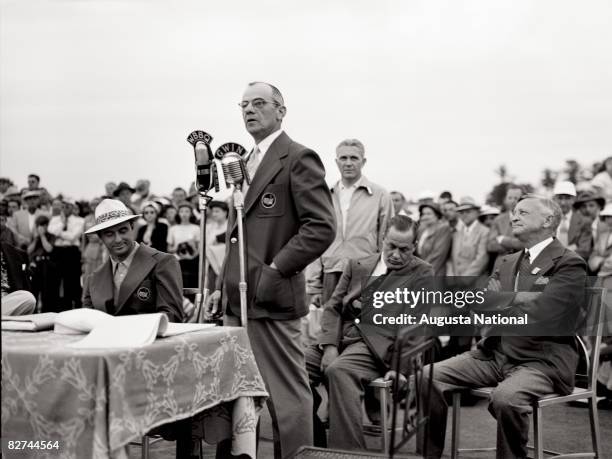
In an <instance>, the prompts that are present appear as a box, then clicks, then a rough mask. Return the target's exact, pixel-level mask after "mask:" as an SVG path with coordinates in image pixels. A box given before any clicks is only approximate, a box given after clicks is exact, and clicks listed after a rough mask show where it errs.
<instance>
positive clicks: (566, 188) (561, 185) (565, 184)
mask: <svg viewBox="0 0 612 459" xmlns="http://www.w3.org/2000/svg"><path fill="white" fill-rule="evenodd" d="M553 195H555V196H559V195H567V196H574V197H576V185H574V184H573V183H572V182H570V181H569V180H564V181H561V182H557V183H555V188H554V189H553Z"/></svg>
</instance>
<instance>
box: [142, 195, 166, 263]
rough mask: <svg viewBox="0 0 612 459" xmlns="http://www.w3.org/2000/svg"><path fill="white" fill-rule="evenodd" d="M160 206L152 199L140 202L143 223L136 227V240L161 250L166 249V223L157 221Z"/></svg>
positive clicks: (164, 250)
mask: <svg viewBox="0 0 612 459" xmlns="http://www.w3.org/2000/svg"><path fill="white" fill-rule="evenodd" d="M160 213H161V206H160V205H159V204H158V203H156V202H154V201H146V202H144V203H143V204H142V216H143V218H144V220H145V222H146V224H145V225H143V226H141V227H140V228H138V234H137V235H136V241H137V242H140V243H142V244H145V245H148V246H150V247H153V248H154V249H157V250H159V251H161V252H167V251H168V225H166V224H165V223H162V222H160V221H159V215H160Z"/></svg>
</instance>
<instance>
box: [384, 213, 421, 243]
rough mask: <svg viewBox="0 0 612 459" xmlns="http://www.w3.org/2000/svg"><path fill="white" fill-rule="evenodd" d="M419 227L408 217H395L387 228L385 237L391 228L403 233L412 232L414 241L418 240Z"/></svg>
mask: <svg viewBox="0 0 612 459" xmlns="http://www.w3.org/2000/svg"><path fill="white" fill-rule="evenodd" d="M417 226H418V225H417V223H416V222H415V221H414V220H413V219H412V218H410V217H408V216H407V215H394V216H393V217H392V218H391V220H389V226H388V227H387V232H386V233H385V236H386V235H387V233H388V232H389V230H390V229H391V228H395V229H396V230H397V231H399V232H401V233H408V232H410V231H412V233H413V239H416V233H417Z"/></svg>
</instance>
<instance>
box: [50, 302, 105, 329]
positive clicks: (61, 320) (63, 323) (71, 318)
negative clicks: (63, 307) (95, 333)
mask: <svg viewBox="0 0 612 459" xmlns="http://www.w3.org/2000/svg"><path fill="white" fill-rule="evenodd" d="M112 319H113V316H111V315H110V314H107V313H106V312H103V311H100V310H98V309H91V308H79V309H71V310H70V311H64V312H60V313H59V314H58V315H57V317H56V318H55V327H54V328H53V331H54V332H55V333H60V334H62V335H78V334H81V333H89V332H90V331H92V330H93V329H94V328H96V327H97V326H98V325H101V324H102V323H104V322H106V321H108V320H112Z"/></svg>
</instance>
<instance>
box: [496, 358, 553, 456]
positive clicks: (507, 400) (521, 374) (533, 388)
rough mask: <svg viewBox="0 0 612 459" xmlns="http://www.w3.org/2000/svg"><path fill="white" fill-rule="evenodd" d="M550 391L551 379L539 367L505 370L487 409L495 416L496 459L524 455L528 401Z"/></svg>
mask: <svg viewBox="0 0 612 459" xmlns="http://www.w3.org/2000/svg"><path fill="white" fill-rule="evenodd" d="M553 392H554V384H553V382H552V381H551V379H550V378H549V377H548V376H546V375H545V374H544V373H542V372H541V371H540V370H538V369H535V368H530V367H526V366H521V367H514V368H512V369H511V370H510V371H509V372H508V374H507V376H506V378H505V379H504V380H503V381H501V382H500V383H499V384H498V386H497V387H496V388H495V389H494V390H493V392H492V393H491V398H490V400H489V412H490V413H491V414H492V415H493V416H494V417H495V418H496V419H497V457H498V458H504V459H505V458H524V457H527V441H528V439H529V415H530V414H531V412H532V406H531V404H532V403H533V401H534V400H536V399H538V398H539V397H541V396H543V395H546V394H551V393H553Z"/></svg>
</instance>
